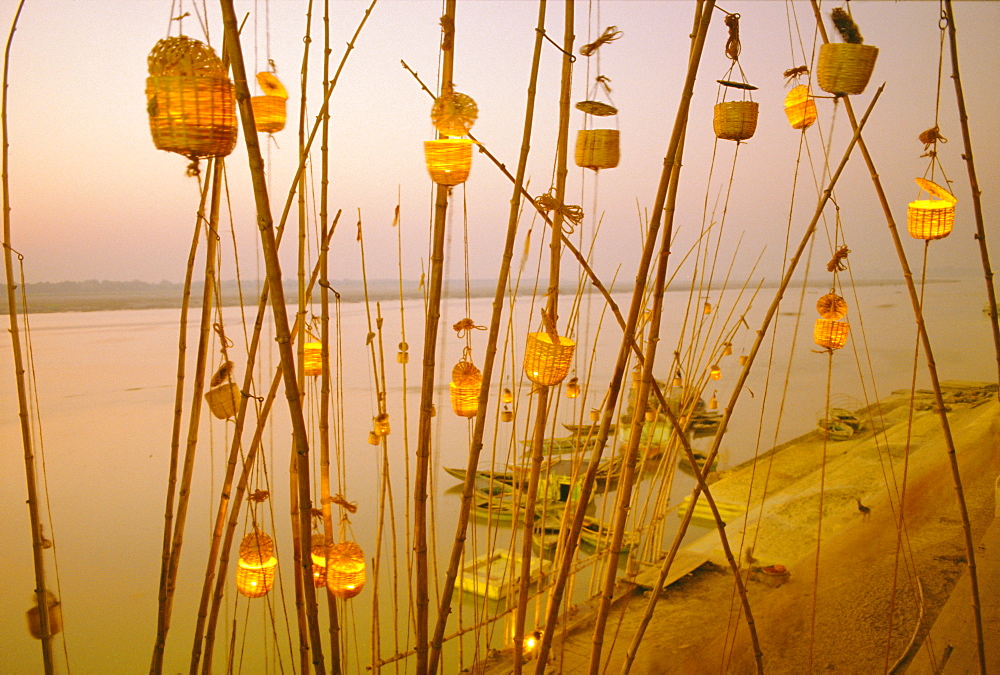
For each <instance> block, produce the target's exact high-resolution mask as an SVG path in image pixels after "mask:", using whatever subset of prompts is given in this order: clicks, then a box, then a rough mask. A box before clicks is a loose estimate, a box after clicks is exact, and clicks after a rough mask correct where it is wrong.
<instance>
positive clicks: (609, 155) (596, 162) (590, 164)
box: [573, 129, 621, 171]
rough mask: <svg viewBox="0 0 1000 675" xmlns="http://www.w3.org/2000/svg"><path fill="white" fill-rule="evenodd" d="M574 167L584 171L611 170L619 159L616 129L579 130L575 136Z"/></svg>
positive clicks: (619, 150) (619, 152)
mask: <svg viewBox="0 0 1000 675" xmlns="http://www.w3.org/2000/svg"><path fill="white" fill-rule="evenodd" d="M573 156H574V159H575V160H576V165H577V166H579V167H583V168H584V169H593V170H594V171H597V170H598V169H613V168H615V167H616V166H618V160H619V159H620V158H621V149H620V144H619V133H618V130H617V129H580V131H579V132H577V135H576V151H575V152H574V154H573Z"/></svg>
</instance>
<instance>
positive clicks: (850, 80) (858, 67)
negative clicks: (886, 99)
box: [816, 42, 878, 96]
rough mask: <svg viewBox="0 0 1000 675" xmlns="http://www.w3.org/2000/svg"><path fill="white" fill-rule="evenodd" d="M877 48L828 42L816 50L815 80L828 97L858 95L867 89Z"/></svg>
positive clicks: (876, 56)
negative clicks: (817, 51) (817, 53)
mask: <svg viewBox="0 0 1000 675" xmlns="http://www.w3.org/2000/svg"><path fill="white" fill-rule="evenodd" d="M876 58H878V47H874V46H872V45H865V44H851V43H848V42H828V43H826V44H825V45H823V46H822V47H820V48H819V63H818V64H817V67H816V80H817V82H819V88H820V89H822V90H823V91H825V92H826V93H828V94H834V95H836V96H843V95H844V94H860V93H861V92H863V91H864V90H865V87H867V86H868V80H869V79H871V76H872V71H873V70H874V69H875V59H876Z"/></svg>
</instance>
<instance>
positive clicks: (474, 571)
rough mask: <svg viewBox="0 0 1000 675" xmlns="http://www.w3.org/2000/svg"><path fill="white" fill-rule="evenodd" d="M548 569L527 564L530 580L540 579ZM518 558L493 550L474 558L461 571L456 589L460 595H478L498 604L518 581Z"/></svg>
mask: <svg viewBox="0 0 1000 675" xmlns="http://www.w3.org/2000/svg"><path fill="white" fill-rule="evenodd" d="M547 567H548V565H547V563H546V562H545V561H543V560H540V559H538V558H533V559H532V560H531V567H530V570H531V578H532V580H539V579H541V578H542V577H543V576H544V574H545V571H546V569H547ZM520 573H521V556H518V555H514V554H512V553H509V552H507V551H502V550H497V551H493V552H491V553H484V554H482V555H480V556H477V557H476V558H475V559H474V560H473V561H472V562H470V563H468V564H466V565H465V567H463V568H462V573H461V575H460V576H459V586H460V587H461V588H462V590H464V591H468V592H469V593H474V594H475V595H480V596H482V597H485V598H489V599H490V600H500V599H501V598H503V597H505V596H506V595H507V591H508V589H510V588H512V587H516V586H517V584H519V583H520V580H521V575H520Z"/></svg>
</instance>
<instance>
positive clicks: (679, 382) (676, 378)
mask: <svg viewBox="0 0 1000 675" xmlns="http://www.w3.org/2000/svg"><path fill="white" fill-rule="evenodd" d="M682 384H684V380H683V379H681V371H680V370H678V371H677V374H676V375H674V386H675V387H679V386H681V385H682Z"/></svg>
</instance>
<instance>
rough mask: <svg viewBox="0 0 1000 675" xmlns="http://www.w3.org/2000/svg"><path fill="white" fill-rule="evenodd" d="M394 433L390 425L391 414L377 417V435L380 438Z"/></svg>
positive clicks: (380, 414)
mask: <svg viewBox="0 0 1000 675" xmlns="http://www.w3.org/2000/svg"><path fill="white" fill-rule="evenodd" d="M391 431H392V427H391V426H390V425H389V413H385V412H384V413H379V414H378V415H376V416H375V433H376V434H378V435H379V436H388V435H389V433H390V432H391Z"/></svg>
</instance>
